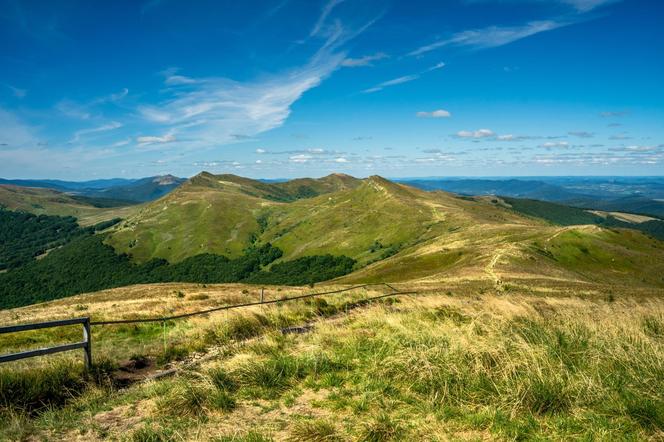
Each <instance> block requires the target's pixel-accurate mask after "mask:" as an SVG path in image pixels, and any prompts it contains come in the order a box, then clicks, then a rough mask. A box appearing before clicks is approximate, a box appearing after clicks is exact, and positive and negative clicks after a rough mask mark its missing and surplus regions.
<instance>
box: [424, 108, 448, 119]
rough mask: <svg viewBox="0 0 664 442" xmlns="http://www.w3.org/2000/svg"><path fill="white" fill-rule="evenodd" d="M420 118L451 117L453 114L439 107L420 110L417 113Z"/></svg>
mask: <svg viewBox="0 0 664 442" xmlns="http://www.w3.org/2000/svg"><path fill="white" fill-rule="evenodd" d="M415 115H416V116H417V117H418V118H449V117H451V116H452V114H451V113H450V112H449V111H446V110H445V109H438V110H435V111H432V112H418V113H416V114H415Z"/></svg>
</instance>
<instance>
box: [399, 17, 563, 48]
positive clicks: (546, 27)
mask: <svg viewBox="0 0 664 442" xmlns="http://www.w3.org/2000/svg"><path fill="white" fill-rule="evenodd" d="M569 24H571V22H556V21H552V20H542V21H531V22H528V23H526V24H525V25H522V26H505V27H500V26H490V27H488V28H483V29H472V30H468V31H462V32H458V33H456V34H454V35H452V37H450V38H448V39H445V40H439V41H436V42H434V43H431V44H428V45H425V46H422V47H420V48H418V49H416V50H414V51H412V52H411V53H410V54H409V55H412V56H416V55H422V54H424V53H427V52H430V51H433V50H436V49H439V48H442V47H445V46H461V47H470V48H474V49H486V48H493V47H498V46H503V45H506V44H509V43H512V42H514V41H517V40H521V39H522V38H526V37H530V36H531V35H535V34H539V33H541V32H546V31H551V30H554V29H557V28H560V27H563V26H567V25H569Z"/></svg>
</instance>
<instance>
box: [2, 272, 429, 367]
mask: <svg viewBox="0 0 664 442" xmlns="http://www.w3.org/2000/svg"><path fill="white" fill-rule="evenodd" d="M370 286H386V287H388V288H389V289H390V290H392V293H387V294H384V295H379V296H374V297H371V298H367V299H365V301H372V300H377V299H381V298H386V297H388V296H398V295H412V294H417V292H415V291H399V290H397V289H396V288H394V287H393V286H391V285H389V284H386V283H375V284H362V285H356V286H352V287H347V288H344V289H338V290H331V291H326V292H319V293H307V294H304V295H298V296H292V297H290V298H280V299H271V300H268V301H266V300H265V298H264V290H263V289H262V288H261V292H260V300H259V301H257V302H246V303H243V304H233V305H224V306H220V307H215V308H211V309H207V310H200V311H196V312H191V313H183V314H180V315H174V316H167V317H160V318H143V319H119V320H110V321H92V322H91V321H90V318H89V317H85V318H72V319H63V320H61V321H49V322H39V323H35V324H19V325H9V326H4V327H0V335H1V334H4V333H16V332H22V331H28V330H38V329H42V328H50V327H62V326H66V325H73V324H83V341H81V342H75V343H72V344H63V345H58V346H55V347H46V348H39V349H36V350H28V351H22V352H18V353H10V354H5V355H0V364H2V363H3V362H10V361H17V360H19V359H25V358H32V357H35V356H42V355H48V354H52V353H60V352H63V351H70V350H76V349H79V348H82V349H83V350H84V352H85V353H84V355H85V367H86V368H87V369H90V368H92V335H91V334H90V326H91V325H93V326H104V325H117V324H136V323H145V322H162V323H164V324H165V323H166V321H171V320H174V319H182V318H188V317H191V316H197V315H204V314H208V313H212V312H216V311H220V310H231V309H238V308H245V307H252V306H259V305H268V304H278V303H284V302H289V301H297V300H302V299H307V298H313V297H317V296H323V295H331V294H340V293H344V292H348V291H352V290H357V289H366V288H367V287H370Z"/></svg>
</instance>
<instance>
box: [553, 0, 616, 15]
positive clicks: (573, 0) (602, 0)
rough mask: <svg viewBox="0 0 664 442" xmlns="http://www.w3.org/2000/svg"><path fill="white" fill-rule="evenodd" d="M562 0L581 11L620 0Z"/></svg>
mask: <svg viewBox="0 0 664 442" xmlns="http://www.w3.org/2000/svg"><path fill="white" fill-rule="evenodd" d="M560 1H561V2H562V3H566V4H568V5H570V6H573V7H574V8H576V9H577V10H578V11H579V12H587V11H590V10H591V9H595V8H597V7H599V6H604V5H607V4H609V3H615V2H616V1H620V0H560Z"/></svg>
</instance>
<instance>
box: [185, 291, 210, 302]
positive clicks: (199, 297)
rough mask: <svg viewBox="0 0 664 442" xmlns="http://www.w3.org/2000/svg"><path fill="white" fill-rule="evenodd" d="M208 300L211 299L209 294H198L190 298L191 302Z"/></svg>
mask: <svg viewBox="0 0 664 442" xmlns="http://www.w3.org/2000/svg"><path fill="white" fill-rule="evenodd" d="M206 299H210V295H208V294H207V293H196V294H194V295H190V296H189V300H190V301H205V300H206Z"/></svg>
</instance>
